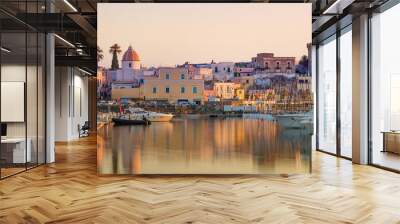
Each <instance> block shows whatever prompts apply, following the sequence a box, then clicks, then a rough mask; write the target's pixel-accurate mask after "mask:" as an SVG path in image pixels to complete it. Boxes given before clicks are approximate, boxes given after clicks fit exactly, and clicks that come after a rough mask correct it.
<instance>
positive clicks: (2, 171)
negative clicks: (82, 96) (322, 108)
mask: <svg viewBox="0 0 400 224" xmlns="http://www.w3.org/2000/svg"><path fill="white" fill-rule="evenodd" d="M40 3H41V1H34V2H26V1H24V2H19V3H18V8H19V9H20V12H21V13H22V14H21V15H24V13H25V14H26V13H33V12H38V11H40V10H43V9H42V8H41V6H42V5H43V4H40ZM1 4H7V2H3V3H1ZM8 4H9V3H8ZM1 6H3V5H1ZM1 16H2V18H7V17H8V19H9V21H12V22H13V23H15V24H14V25H13V29H12V30H11V29H9V27H0V46H1V57H0V67H1V73H0V81H1V85H0V89H1V100H0V101H1V106H0V110H1V116H0V117H1V118H0V120H1V126H2V137H1V144H0V178H1V179H3V178H5V177H8V176H11V175H14V174H16V173H19V172H22V171H25V170H27V169H30V168H33V167H36V166H38V165H40V164H43V163H45V69H44V68H45V35H44V33H42V32H40V31H38V30H35V29H34V28H32V27H30V26H29V25H27V24H25V23H23V22H21V21H18V20H17V19H15V18H13V17H12V15H9V14H7V13H4V12H1Z"/></svg>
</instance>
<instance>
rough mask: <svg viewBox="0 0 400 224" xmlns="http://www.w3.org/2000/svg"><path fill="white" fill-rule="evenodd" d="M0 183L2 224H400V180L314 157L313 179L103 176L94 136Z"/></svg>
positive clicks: (60, 147) (310, 176)
mask: <svg viewBox="0 0 400 224" xmlns="http://www.w3.org/2000/svg"><path fill="white" fill-rule="evenodd" d="M56 151H57V153H56V160H57V162H56V163H54V164H50V165H46V166H42V167H39V168H36V169H33V170H29V171H27V172H26V173H22V174H19V175H16V176H13V177H10V178H7V179H5V180H2V181H0V202H1V203H0V223H400V212H399V211H400V200H398V199H399V198H400V175H399V174H396V173H391V172H388V171H384V170H381V169H377V168H374V167H370V166H360V165H353V164H352V163H351V162H350V161H348V160H344V159H338V158H335V157H333V156H329V155H326V154H323V153H319V152H314V153H313V173H312V174H308V175H270V176H268V175H267V176H232V175H230V176H195V175H191V176H136V177H133V176H110V177H104V176H102V177H101V176H97V172H96V137H89V138H84V139H82V140H80V141H75V142H70V143H68V144H57V150H56Z"/></svg>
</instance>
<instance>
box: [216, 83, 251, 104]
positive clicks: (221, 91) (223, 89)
mask: <svg viewBox="0 0 400 224" xmlns="http://www.w3.org/2000/svg"><path fill="white" fill-rule="evenodd" d="M214 92H215V96H216V97H218V98H220V99H236V100H243V99H244V89H243V87H242V86H241V85H240V84H238V83H233V82H216V83H214Z"/></svg>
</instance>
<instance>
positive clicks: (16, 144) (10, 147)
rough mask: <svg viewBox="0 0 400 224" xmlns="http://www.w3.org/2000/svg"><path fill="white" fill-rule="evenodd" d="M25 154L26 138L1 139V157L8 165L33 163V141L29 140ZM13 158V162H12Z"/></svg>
mask: <svg viewBox="0 0 400 224" xmlns="http://www.w3.org/2000/svg"><path fill="white" fill-rule="evenodd" d="M27 142H28V144H27V146H28V147H26V152H25V138H5V139H1V147H2V148H1V156H2V157H3V158H4V159H5V160H6V162H7V163H26V162H31V160H32V154H31V145H32V141H31V139H29V138H28V139H27ZM11 158H12V160H11Z"/></svg>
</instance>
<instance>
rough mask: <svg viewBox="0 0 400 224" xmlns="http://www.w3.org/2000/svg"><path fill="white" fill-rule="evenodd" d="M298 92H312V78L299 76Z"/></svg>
mask: <svg viewBox="0 0 400 224" xmlns="http://www.w3.org/2000/svg"><path fill="white" fill-rule="evenodd" d="M297 90H303V91H311V76H308V75H304V76H297Z"/></svg>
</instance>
